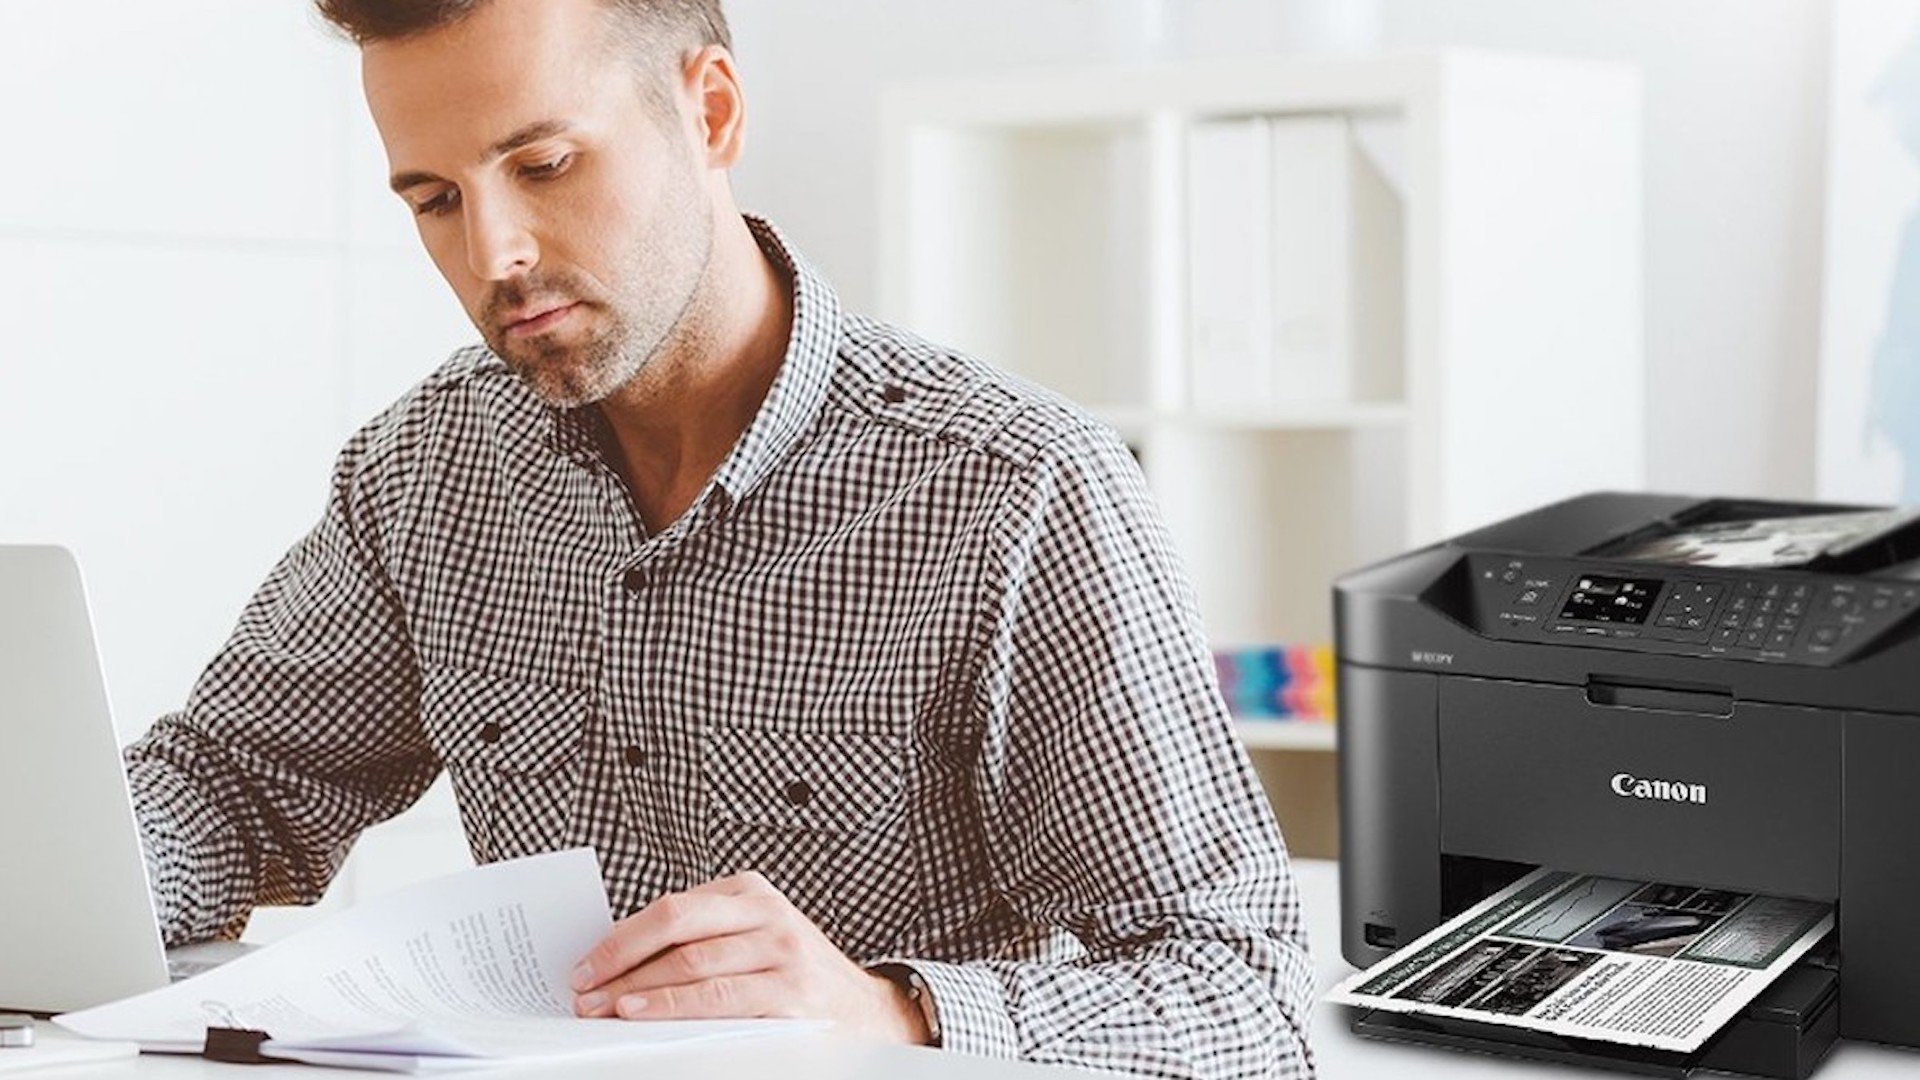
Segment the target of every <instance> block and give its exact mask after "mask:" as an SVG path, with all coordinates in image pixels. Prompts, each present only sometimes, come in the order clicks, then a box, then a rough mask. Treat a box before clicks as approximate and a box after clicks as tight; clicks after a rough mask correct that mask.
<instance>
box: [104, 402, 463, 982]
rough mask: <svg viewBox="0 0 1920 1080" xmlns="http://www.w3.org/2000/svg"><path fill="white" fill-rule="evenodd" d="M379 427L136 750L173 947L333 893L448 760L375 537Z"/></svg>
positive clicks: (131, 767) (144, 820) (135, 778)
mask: <svg viewBox="0 0 1920 1080" xmlns="http://www.w3.org/2000/svg"><path fill="white" fill-rule="evenodd" d="M376 423H377V422H376ZM374 433H375V429H374V426H373V425H370V426H369V428H368V429H366V430H363V431H362V432H361V433H360V434H358V435H356V436H355V437H354V439H353V440H352V441H350V442H349V443H348V444H347V447H346V448H345V449H344V450H343V451H342V452H341V455H340V457H339V459H338V461H337V463H336V465H335V469H334V473H333V480H332V486H331V491H330V495H329V498H328V501H327V506H326V510H325V513H324V515H323V516H322V518H321V520H320V522H319V524H318V525H316V526H315V527H314V528H313V530H312V531H311V532H309V533H308V534H307V535H306V536H304V537H303V538H302V539H301V540H300V541H299V542H298V543H297V544H295V545H294V547H293V548H292V550H290V551H289V552H288V553H287V554H286V556H285V557H284V558H282V559H281V561H280V562H279V564H278V565H276V566H275V567H274V568H273V570H272V572H271V573H270V574H269V575H268V577H267V579H266V581H265V582H264V583H263V584H262V585H261V586H260V588H259V590H258V591H257V592H255V593H254V595H253V598H252V600H251V601H250V602H249V603H248V604H247V607H246V609H245V611H244V613H243V614H242V615H241V616H240V621H239V624H238V625H237V626H236V627H235V628H234V631H233V634H232V636H231V637H230V638H229V639H228V640H227V642H226V644H225V645H224V646H223V647H222V648H221V650H220V652H219V653H218V654H217V655H216V656H215V657H214V659H213V662H212V663H211V664H210V665H209V666H208V667H207V669H206V671H205V672H204V673H203V674H202V675H201V676H200V679H199V680H198V682H197V683H196V684H195V686H194V688H193V690H192V692H191V694H190V695H189V697H188V701H187V706H186V708H185V709H184V710H182V711H180V712H176V713H172V714H169V715H167V716H165V717H163V718H161V719H160V720H159V721H157V722H156V723H155V724H154V725H153V727H152V728H151V729H150V730H149V731H148V732H147V734H146V735H145V736H144V737H142V738H141V739H139V740H138V741H136V742H135V743H133V744H132V745H130V746H129V747H127V749H126V751H125V753H124V758H125V763H126V767H127V776H128V782H129V785H130V787H131V789H132V794H133V803H134V809H135V812H136V816H137V817H138V818H139V821H140V827H141V837H142V841H143V847H144V849H145V852H146V858H147V867H148V879H149V881H150V882H151V884H152V889H153V896H154V903H155V907H156V908H157V910H158V916H159V920H160V927H161V934H162V936H163V937H164V938H165V939H166V941H167V942H168V944H170V945H173V944H182V943H186V942H191V941H199V940H204V939H207V938H214V937H236V936H238V935H239V933H240V932H241V930H243V929H244V928H245V926H246V923H247V918H248V916H249V915H250V914H251V913H252V910H253V908H254V907H255V906H256V905H260V904H310V903H313V902H315V901H317V900H318V899H319V898H320V896H321V894H322V893H324V892H325V890H326V887H327V883H328V882H329V881H331V880H332V878H333V875H334V874H335V872H337V871H338V870H339V868H340V864H341V863H342V862H343V861H344V860H345V859H346V855H347V852H348V850H349V849H350V848H351V846H352V843H353V840H354V838H355V837H357V836H358V835H359V833H360V831H361V830H363V829H365V828H366V827H367V826H369V825H372V824H374V823H376V822H379V821H381V820H384V819H385V818H388V817H391V816H393V815H394V814H397V813H399V812H400V811H401V810H403V809H405V808H406V807H407V806H409V805H411V804H412V803H413V802H414V801H415V800H416V799H418V798H419V796H420V794H421V793H422V792H424V791H425V790H426V788H427V787H428V785H430V784H431V783H432V782H433V779H434V777H435V776H436V775H437V774H438V772H439V763H438V760H437V759H436V758H435V756H434V754H433V752H432V750H431V748H430V746H429V745H428V743H427V741H426V736H425V734H424V731H423V729H422V727H421V725H420V722H419V710H418V699H419V685H420V680H419V675H418V668H417V665H416V663H415V661H414V658H413V652H412V647H411V644H410V641H409V638H408V635H407V631H406V623H405V620H404V617H403V614H402V611H401V608H400V605H399V603H398V602H397V600H396V598H395V596H394V593H393V589H392V587H391V585H390V584H389V582H388V581H387V579H386V577H385V575H384V573H383V572H382V570H381V566H380V560H379V559H378V557H377V555H376V551H375V548H374V547H373V545H372V544H371V543H370V542H369V539H368V538H369V536H370V535H371V530H370V528H369V522H368V520H367V516H366V512H365V503H366V501H367V500H366V498H365V495H364V491H363V488H364V486H365V485H364V476H363V473H364V470H363V468H362V464H363V461H364V459H365V457H366V455H367V454H368V452H369V449H370V444H371V443H372V440H373V439H374V437H375V434H374Z"/></svg>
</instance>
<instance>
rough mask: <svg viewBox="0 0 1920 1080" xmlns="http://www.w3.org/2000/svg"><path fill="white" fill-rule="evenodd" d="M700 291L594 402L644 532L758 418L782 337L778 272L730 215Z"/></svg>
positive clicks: (689, 492) (785, 315) (786, 327)
mask: <svg viewBox="0 0 1920 1080" xmlns="http://www.w3.org/2000/svg"><path fill="white" fill-rule="evenodd" d="M700 292H701V295H700V296H698V297H697V298H696V299H695V302H694V304H693V305H692V307H691V309H690V311H689V316H688V317H687V318H686V319H684V320H683V321H682V324H681V327H680V328H679V330H678V331H677V333H678V337H677V339H676V340H674V341H672V342H669V343H668V345H667V347H666V348H665V349H664V350H663V351H662V352H661V354H660V355H659V356H656V357H655V358H654V359H653V360H652V361H651V362H649V363H648V364H647V366H646V368H645V370H643V371H642V372H641V374H640V375H639V377H637V378H635V379H634V381H633V382H632V383H630V384H628V385H627V386H624V387H622V388H620V389H619V390H617V391H615V392H614V393H613V394H612V395H611V396H609V397H608V398H607V399H606V400H604V401H602V402H601V403H600V405H599V409H600V413H601V415H602V416H603V417H605V419H606V421H607V426H608V428H609V430H610V431H611V433H612V436H613V441H614V443H615V444H616V445H615V446H614V447H612V448H610V449H614V450H615V451H616V452H615V453H614V454H613V455H612V458H613V463H614V464H615V466H616V468H617V470H618V471H619V473H620V476H621V479H622V480H624V481H625V482H626V485H627V491H628V494H629V495H630V496H631V498H632V500H633V505H634V508H635V509H636V510H638V511H639V513H640V517H641V520H642V521H643V522H644V523H645V524H646V527H647V531H648V532H650V533H653V532H658V531H660V530H661V529H664V528H666V527H667V526H668V525H670V524H672V523H673V522H674V521H675V520H676V519H678V518H679V517H680V515H681V514H683V513H685V512H686V510H687V508H688V507H689V506H691V505H692V503H693V500H694V499H695V498H697V497H699V494H700V492H701V490H702V489H703V488H705V487H706V485H707V481H708V480H710V479H711V478H712V477H713V473H714V471H715V470H716V469H718V468H719V467H720V464H721V462H723V461H725V460H726V458H727V455H728V454H729V453H731V452H732V450H733V447H734V444H735V443H737V442H739V440H740V436H741V434H742V433H743V432H745V431H746V429H747V426H748V425H750V424H751V423H753V419H754V417H755V416H757V415H759V412H760V406H761V404H762V403H763V402H764V401H765V400H766V397H767V391H768V389H769V388H771V387H772V385H773V380H774V378H775V377H776V376H777V375H778V374H779V373H780V364H781V360H782V359H783V358H784V357H785V355H786V350H787V339H788V337H789V335H790V333H791V330H792V324H793V296H792V291H791V284H790V282H789V281H788V280H787V276H786V273H785V271H784V270H783V269H781V268H780V267H777V266H775V265H774V263H773V261H772V260H770V259H768V258H767V256H766V253H765V252H763V251H761V250H760V244H759V242H758V241H757V240H756V239H755V238H754V236H753V233H752V231H751V230H750V229H749V228H748V227H747V224H746V221H745V220H744V219H742V218H741V217H740V216H739V215H738V214H735V213H731V212H729V213H727V214H725V215H724V216H723V217H722V219H721V220H719V221H717V222H716V223H715V228H714V233H713V254H712V257H711V259H710V261H709V265H708V269H707V274H706V276H705V278H704V280H703V281H702V282H701V284H700Z"/></svg>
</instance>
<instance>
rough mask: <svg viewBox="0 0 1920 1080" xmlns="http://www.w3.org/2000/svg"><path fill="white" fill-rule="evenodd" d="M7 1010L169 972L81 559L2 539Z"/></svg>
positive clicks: (57, 1006) (126, 989)
mask: <svg viewBox="0 0 1920 1080" xmlns="http://www.w3.org/2000/svg"><path fill="white" fill-rule="evenodd" d="M0 828H4V829H6V831H7V833H8V834H9V835H8V836H7V838H6V842H5V844H4V845H0V1007H8V1008H14V1009H22V1010H26V1011H30V1012H65V1011H68V1010H72V1009H81V1008H86V1007H88V1006H92V1005H98V1004H101V1003H102V1002H106V1001H112V1000H114V999H116V998H121V997H125V996H127V995H129V994H137V993H140V992H142V991H146V990H152V989H154V988H156V987H159V986H165V985H166V983H167V961H166V954H165V951H164V950H163V949H162V947H161V941H160V930H159V927H158V925H157V924H156V921H155V917H154V910H153V897H152V895H151V893H150V892H149V891H148V884H147V874H146V864H145V861H144V859H143V857H142V855H141V852H140V838H139V833H138V831H137V826H136V825H135V823H134V815H133V802H132V798H131V797H130V796H129V794H128V792H127V781H126V773H125V772H124V771H123V767H122V766H121V763H120V750H119V739H118V736H117V735H116V734H115V732H114V728H113V714H112V712H111V711H110V709H109V707H108V703H107V688H106V681H105V679H104V678H103V676H102V674H101V670H100V657H99V652H98V651H97V649H96V648H95V646H94V639H93V625H92V621H91V619H90V618H89V615H88V608H87V596H86V589H85V586H84V585H83V584H82V582H81V579H80V567H79V564H78V563H77V562H75V560H74V558H73V555H72V554H71V553H69V552H68V551H67V550H66V549H64V548H59V547H37V546H9V545H0Z"/></svg>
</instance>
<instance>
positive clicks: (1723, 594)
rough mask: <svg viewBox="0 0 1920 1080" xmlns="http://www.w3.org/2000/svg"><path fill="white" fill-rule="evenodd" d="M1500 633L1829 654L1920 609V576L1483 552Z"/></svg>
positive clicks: (1495, 630) (1811, 657) (1787, 656)
mask: <svg viewBox="0 0 1920 1080" xmlns="http://www.w3.org/2000/svg"><path fill="white" fill-rule="evenodd" d="M1469 570H1470V572H1471V576H1472V581H1473V590H1474V593H1475V598H1476V603H1475V607H1476V611H1477V613H1478V614H1477V616H1476V622H1477V624H1478V625H1479V628H1480V629H1481V631H1482V632H1483V633H1486V634H1487V635H1488V636H1491V637H1495V638H1502V639H1508V640H1523V641H1540V640H1547V641H1552V642H1554V643H1555V644H1564V645H1578V646H1587V647H1610V648H1623V649H1631V650H1634V651H1640V652H1670V653H1678V654H1685V655H1703V656H1711V657H1724V658H1730V659H1739V660H1756V661H1768V662H1787V663H1802V664H1815V665H1825V664H1830V663H1833V662H1835V661H1836V660H1837V659H1839V658H1840V657H1842V656H1844V655H1846V654H1847V653H1850V652H1851V651H1852V650H1853V649H1855V648H1857V647H1858V646H1860V645H1862V644H1864V643H1865V642H1866V641H1867V640H1868V639H1870V638H1872V637H1875V636H1877V635H1878V634H1880V633H1881V632H1882V631H1884V630H1886V629H1888V628H1889V627H1891V626H1893V625H1894V624H1895V623H1897V622H1900V621H1902V620H1904V619H1906V618H1907V617H1908V616H1910V615H1913V614H1914V613H1915V612H1916V610H1920V585H1907V584H1904V583H1882V582H1875V581H1871V580H1857V579H1855V580H1840V581H1834V580H1825V581H1823V580H1819V579H1816V578H1810V577H1799V576H1794V577H1781V578H1779V579H1777V580H1776V579H1772V576H1771V575H1755V574H1754V573H1752V572H1749V571H1740V570H1728V571H1724V572H1720V573H1712V572H1707V573H1703V572H1702V569H1701V568H1697V567H1695V568H1677V567H1672V568H1670V567H1657V566H1647V565H1640V564H1619V565H1611V566H1609V565H1604V564H1597V563H1590V562H1588V561H1586V560H1565V559H1553V558H1540V557H1534V558H1519V557H1511V556H1488V555H1473V556H1470V557H1469Z"/></svg>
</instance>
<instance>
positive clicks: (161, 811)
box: [127, 740, 257, 946]
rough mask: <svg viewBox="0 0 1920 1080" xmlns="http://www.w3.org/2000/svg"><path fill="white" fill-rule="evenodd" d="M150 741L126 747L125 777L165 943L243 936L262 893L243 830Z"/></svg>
mask: <svg viewBox="0 0 1920 1080" xmlns="http://www.w3.org/2000/svg"><path fill="white" fill-rule="evenodd" d="M157 754H158V749H157V748H156V747H155V746H154V744H153V741H151V740H142V741H141V742H140V743H136V744H135V745H134V747H130V748H129V752H128V757H129V764H128V769H127V779H128V783H129V786H130V787H131V789H132V793H133V805H134V813H135V816H136V817H137V818H138V819H139V823H140V845H141V849H142V851H143V853H144V854H145V856H146V862H147V883H148V885H149V887H150V889H151V891H152V893H153V904H154V913H155V916H156V917H157V919H158V921H159V923H160V935H161V937H162V939H164V940H165V941H166V943H167V944H168V945H170V946H171V945H184V944H189V943H191V942H195V941H206V940H211V939H216V938H232V937H238V936H239V934H240V932H241V931H242V930H244V929H245V928H246V924H247V919H248V917H249V916H250V915H251V914H252V911H253V900H254V896H255V894H256V892H257V886H256V882H255V881H254V874H253V859H252V858H251V857H250V856H249V855H248V853H247V852H246V849H245V848H244V846H243V844H242V841H241V832H240V829H239V826H238V825H237V824H236V823H235V822H233V821H232V820H231V818H230V817H229V816H228V815H227V814H225V813H224V812H223V811H222V810H221V809H220V808H219V807H218V806H217V805H216V804H215V803H213V802H211V801H210V800H208V799H207V798H206V797H205V795H204V794H203V793H202V792H200V791H199V790H198V789H197V787H196V785H195V784H194V783H193V782H192V781H191V780H189V779H188V778H187V777H186V775H185V774H183V773H182V772H181V771H180V770H179V769H177V768H176V767H175V766H173V765H171V764H169V763H168V762H166V761H164V760H162V759H161V758H160V757H158V756H157Z"/></svg>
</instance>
